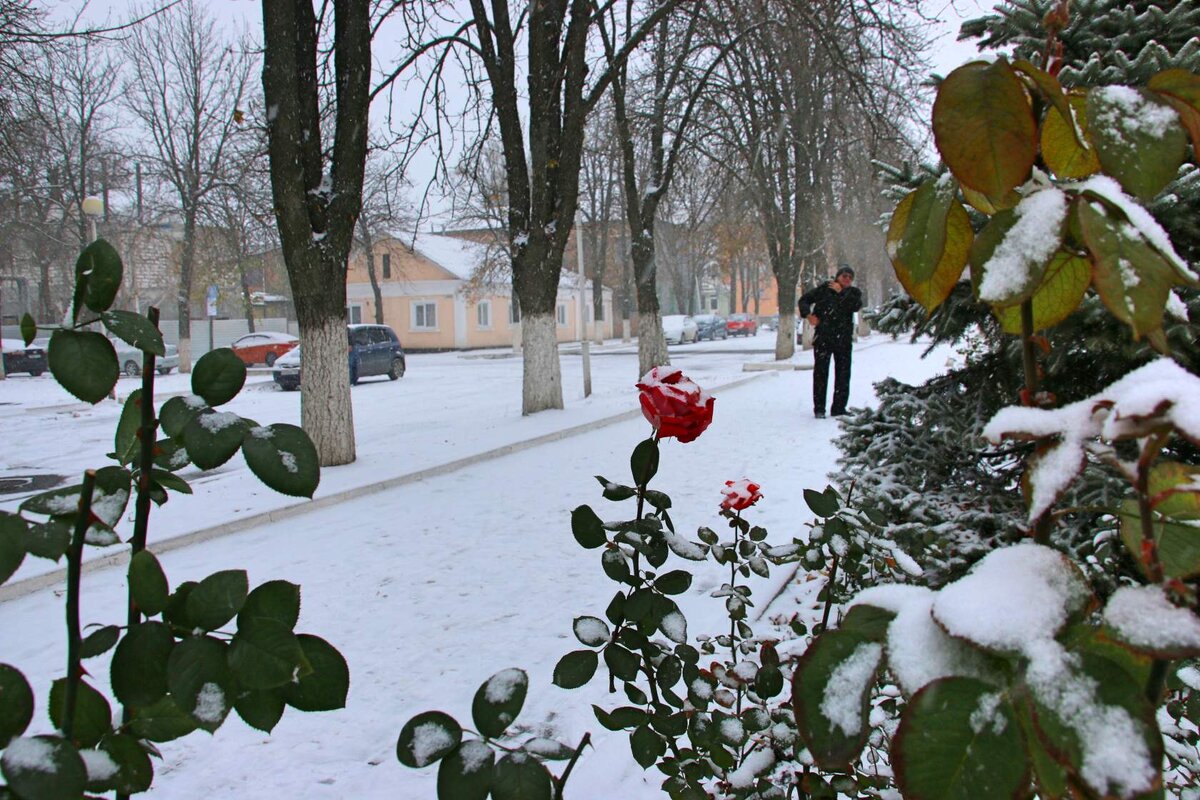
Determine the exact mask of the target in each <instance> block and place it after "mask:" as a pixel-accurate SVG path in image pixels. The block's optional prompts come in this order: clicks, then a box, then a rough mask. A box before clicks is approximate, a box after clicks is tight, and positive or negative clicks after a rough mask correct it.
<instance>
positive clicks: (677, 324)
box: [662, 314, 697, 344]
mask: <svg viewBox="0 0 1200 800" xmlns="http://www.w3.org/2000/svg"><path fill="white" fill-rule="evenodd" d="M662 326H663V336H664V337H666V340H667V344H685V343H687V342H694V341H696V336H697V328H696V320H694V319H692V318H691V317H689V316H686V315H684V314H668V315H667V316H665V317H663V318H662Z"/></svg>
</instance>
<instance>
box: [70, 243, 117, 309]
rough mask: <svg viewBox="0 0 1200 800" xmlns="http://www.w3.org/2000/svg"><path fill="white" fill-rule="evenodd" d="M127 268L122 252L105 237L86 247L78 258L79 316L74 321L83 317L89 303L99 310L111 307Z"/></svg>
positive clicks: (76, 279) (76, 296) (76, 283)
mask: <svg viewBox="0 0 1200 800" xmlns="http://www.w3.org/2000/svg"><path fill="white" fill-rule="evenodd" d="M123 272H124V268H123V266H122V264H121V256H120V255H118V254H117V251H116V248H114V247H113V246H112V245H111V244H109V243H108V242H107V241H105V240H104V239H97V240H96V241H94V242H92V243H91V244H89V245H88V246H87V247H85V248H84V249H83V252H82V253H80V254H79V258H78V259H76V261H75V298H74V301H75V308H74V314H75V316H74V319H72V320H71V321H72V322H78V321H79V312H80V311H81V310H82V309H83V306H85V305H86V306H87V307H88V308H90V309H91V310H92V311H95V312H102V311H107V310H108V309H109V307H111V306H112V304H113V300H115V299H116V297H117V292H119V291H120V290H121V275H122V273H123Z"/></svg>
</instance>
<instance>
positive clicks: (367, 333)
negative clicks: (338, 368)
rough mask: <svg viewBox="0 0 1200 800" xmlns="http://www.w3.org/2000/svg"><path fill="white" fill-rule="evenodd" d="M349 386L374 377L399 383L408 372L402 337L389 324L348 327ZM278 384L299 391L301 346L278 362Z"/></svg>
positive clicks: (284, 388)
mask: <svg viewBox="0 0 1200 800" xmlns="http://www.w3.org/2000/svg"><path fill="white" fill-rule="evenodd" d="M346 337H347V339H348V341H349V345H350V349H349V369H350V384H351V385H352V386H353V385H354V384H357V383H358V380H359V378H365V377H368V376H371V375H387V376H388V379H389V380H393V381H394V380H397V379H398V378H400V377H401V376H403V375H404V371H405V369H406V364H405V359H404V348H403V347H402V346H401V344H400V337H399V336H397V335H396V332H395V331H394V330H392V329H391V328H390V327H388V326H387V325H348V326H347V327H346ZM272 377H274V379H275V383H277V384H279V388H281V389H283V390H285V391H293V390H295V389H299V388H300V346H299V345H297V346H296V347H294V348H292V349H291V350H289V351H288V352H286V353H284V354H283V355H282V356H280V357H279V358H277V359H276V360H275V371H274V373H272Z"/></svg>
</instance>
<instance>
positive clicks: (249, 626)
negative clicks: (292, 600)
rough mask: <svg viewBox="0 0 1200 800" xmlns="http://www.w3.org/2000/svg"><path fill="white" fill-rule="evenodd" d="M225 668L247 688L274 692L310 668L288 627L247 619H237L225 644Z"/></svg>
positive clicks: (267, 621)
mask: <svg viewBox="0 0 1200 800" xmlns="http://www.w3.org/2000/svg"><path fill="white" fill-rule="evenodd" d="M229 668H230V669H231V670H233V674H234V675H235V676H236V677H237V679H238V683H239V684H241V685H242V686H244V687H245V688H247V689H274V688H276V687H279V686H284V685H285V684H290V683H291V681H292V679H293V677H294V676H295V675H296V674H297V673H302V672H305V671H307V670H309V669H312V668H313V667H312V665H311V664H309V662H308V660H307V659H306V658H305V655H304V650H303V648H302V647H301V646H300V640H299V638H298V637H297V636H296V634H294V633H292V629H291V626H289V625H285V624H283V623H282V622H278V621H276V620H272V619H260V618H251V619H245V620H239V624H238V632H237V634H236V635H235V636H234V637H233V641H232V642H231V643H230V645H229Z"/></svg>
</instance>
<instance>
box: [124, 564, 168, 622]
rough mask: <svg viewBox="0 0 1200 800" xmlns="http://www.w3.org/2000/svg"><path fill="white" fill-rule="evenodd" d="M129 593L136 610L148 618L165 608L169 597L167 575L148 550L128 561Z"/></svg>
mask: <svg viewBox="0 0 1200 800" xmlns="http://www.w3.org/2000/svg"><path fill="white" fill-rule="evenodd" d="M129 592H130V594H131V595H132V596H133V601H134V602H135V603H137V607H138V610H139V611H141V612H142V613H143V614H145V615H146V616H148V617H153V616H155V615H157V614H161V613H162V611H163V609H165V608H166V607H167V600H168V599H169V598H170V596H171V589H170V586H169V585H168V584H167V574H166V573H165V572H163V568H162V565H160V564H159V563H158V559H157V558H155V557H154V554H153V553H151V552H150V551H149V550H139V551H138V552H136V553H134V554H133V558H131V559H129Z"/></svg>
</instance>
